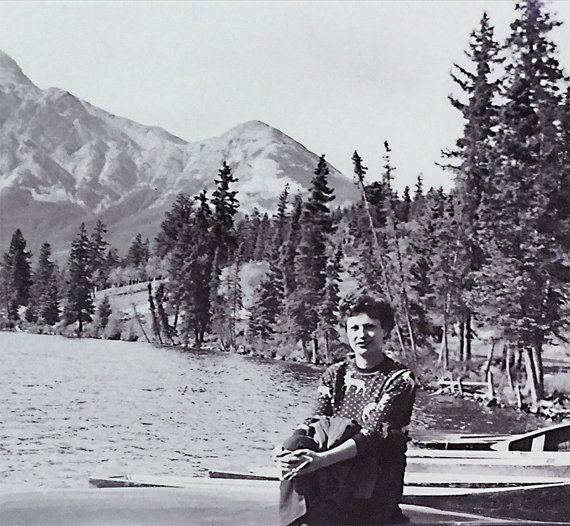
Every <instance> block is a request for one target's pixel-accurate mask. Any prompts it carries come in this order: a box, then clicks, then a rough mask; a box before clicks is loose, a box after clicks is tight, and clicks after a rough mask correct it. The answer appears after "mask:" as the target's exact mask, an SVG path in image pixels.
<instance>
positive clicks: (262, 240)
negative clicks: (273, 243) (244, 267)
mask: <svg viewBox="0 0 570 526" xmlns="http://www.w3.org/2000/svg"><path fill="white" fill-rule="evenodd" d="M269 230H270V227H269V216H268V215H267V213H265V214H263V216H262V217H261V221H260V222H259V227H258V229H257V237H256V239H255V249H254V251H253V259H254V261H263V260H265V259H266V258H267V256H268V253H267V252H268V248H269V247H268V246H267V244H268V243H267V242H268V238H269V235H270V232H269Z"/></svg>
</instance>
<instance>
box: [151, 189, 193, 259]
mask: <svg viewBox="0 0 570 526" xmlns="http://www.w3.org/2000/svg"><path fill="white" fill-rule="evenodd" d="M193 210H194V200H193V199H191V198H190V197H189V196H188V195H187V194H185V193H180V194H178V195H177V196H176V199H175V201H174V203H173V204H172V208H171V209H170V210H169V211H168V212H166V217H165V219H164V221H162V223H161V225H160V232H159V233H158V235H157V236H156V238H155V252H156V255H157V256H158V257H161V258H162V257H165V256H166V255H167V254H169V253H170V252H171V251H172V250H173V249H174V247H175V245H176V242H177V241H178V236H179V234H180V232H181V231H182V229H183V228H184V226H185V225H187V224H188V223H190V218H191V216H192V213H193Z"/></svg>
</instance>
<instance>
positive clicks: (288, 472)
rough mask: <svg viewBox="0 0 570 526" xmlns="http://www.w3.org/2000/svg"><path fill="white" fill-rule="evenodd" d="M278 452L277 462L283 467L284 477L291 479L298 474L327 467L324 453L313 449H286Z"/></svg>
mask: <svg viewBox="0 0 570 526" xmlns="http://www.w3.org/2000/svg"><path fill="white" fill-rule="evenodd" d="M276 453H277V455H276V462H277V464H278V465H279V467H280V468H281V473H282V474H283V475H282V478H283V479H290V478H293V477H295V476H297V475H308V474H309V473H313V472H314V471H317V470H318V469H321V468H323V467H325V464H324V459H323V456H322V454H321V453H317V452H316V451H313V450H311V449H297V450H295V451H288V450H285V449H284V450H282V451H281V452H276Z"/></svg>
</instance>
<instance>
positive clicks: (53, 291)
mask: <svg viewBox="0 0 570 526" xmlns="http://www.w3.org/2000/svg"><path fill="white" fill-rule="evenodd" d="M50 258H51V245H50V244H49V243H44V244H43V245H42V248H41V249H40V254H39V257H38V266H37V269H36V271H35V272H34V283H33V286H32V289H31V291H32V297H33V298H34V300H33V301H34V304H35V305H36V309H37V310H36V312H37V315H38V321H40V322H43V323H46V324H47V325H54V324H55V323H57V322H58V321H59V313H60V309H59V290H58V284H57V272H58V270H57V267H56V265H55V263H53V262H52V261H51V259H50Z"/></svg>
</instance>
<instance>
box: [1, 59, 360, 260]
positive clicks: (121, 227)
mask: <svg viewBox="0 0 570 526" xmlns="http://www.w3.org/2000/svg"><path fill="white" fill-rule="evenodd" d="M224 161H225V162H227V163H228V165H229V166H230V167H231V168H232V172H233V174H234V175H235V176H236V177H237V178H238V180H239V182H238V183H236V187H235V188H236V189H237V190H238V192H239V193H238V196H237V197H238V199H239V201H240V211H241V212H243V213H248V212H250V211H251V210H252V209H253V208H254V207H258V208H259V209H260V210H262V211H271V212H272V211H273V210H274V208H275V203H276V201H277V198H278V196H279V194H280V193H281V191H282V190H283V188H284V187H285V184H286V183H289V186H290V190H291V192H292V193H295V192H297V191H300V192H306V191H307V189H308V188H309V185H310V181H311V178H312V175H313V171H314V169H315V167H316V166H317V162H318V156H317V155H315V154H314V153H312V152H310V151H309V150H307V149H306V148H305V147H304V146H303V145H302V144H300V143H298V142H297V141H295V140H294V139H292V138H291V137H289V136H287V135H286V134H285V133H283V132H281V131H279V130H277V129H275V128H272V127H271V126H268V125H267V124H264V123H263V122H260V121H250V122H246V123H243V124H240V125H238V126H236V127H234V128H232V129H231V130H229V131H227V132H226V133H224V134H223V135H221V136H220V137H213V138H210V139H205V140H203V141H198V142H187V141H184V140H182V139H180V138H179V137H176V136H174V135H172V134H170V133H168V132H167V131H165V130H163V129H162V128H158V127H151V126H144V125H141V124H138V123H136V122H134V121H131V120H128V119H125V118H121V117H118V116H116V115H112V114H110V113H108V112H106V111H104V110H102V109H100V108H97V107H95V106H93V105H91V104H89V103H88V102H86V101H83V100H81V99H78V98H77V97H75V96H73V95H72V94H71V93H69V92H67V91H64V90H61V89H58V88H49V89H45V90H42V89H40V88H38V87H37V86H35V85H34V84H33V82H32V81H31V80H30V79H29V78H28V77H27V76H26V75H24V73H23V72H22V70H21V69H20V67H19V66H18V65H17V63H16V62H15V61H14V60H13V59H11V58H10V57H9V56H8V55H6V54H5V53H3V52H1V51H0V250H2V251H4V250H7V247H8V244H9V240H10V237H11V235H12V233H13V232H14V230H15V229H16V228H20V229H21V230H22V232H23V234H24V237H25V238H26V239H27V240H28V245H29V247H30V248H31V249H32V251H33V252H34V253H36V254H37V252H38V250H39V247H40V246H41V243H43V242H44V241H46V240H47V241H49V242H50V243H51V244H52V246H53V248H54V251H55V252H56V253H57V252H58V251H59V253H60V255H61V254H64V253H67V251H68V249H69V242H70V241H71V239H72V238H73V237H74V235H75V233H76V232H77V230H78V228H79V225H80V223H81V222H82V221H84V222H85V223H86V225H87V227H88V229H89V230H90V229H91V227H92V226H93V225H94V224H95V223H96V221H97V220H98V219H101V220H102V221H103V222H104V223H105V224H106V225H107V226H108V228H109V236H108V237H109V241H110V242H111V244H112V245H113V246H116V247H118V248H119V250H121V249H122V250H123V251H124V250H126V247H127V246H128V245H129V244H130V242H131V240H132V239H133V237H134V236H135V235H136V234H137V233H138V232H140V233H141V234H142V235H143V237H149V238H150V239H152V238H154V236H155V235H156V233H157V232H158V230H159V228H160V223H161V221H162V219H163V217H164V214H165V212H166V211H167V210H169V209H170V206H171V204H172V202H173V201H174V199H175V197H176V195H177V194H178V193H180V192H186V193H188V194H190V195H194V194H196V193H198V192H199V191H201V190H202V189H203V188H206V189H208V190H211V189H212V188H213V185H214V183H213V181H214V179H215V177H216V176H217V173H218V171H219V169H220V168H221V166H222V163H223V162H224ZM329 169H330V172H331V173H330V178H329V182H330V185H331V186H332V187H333V188H334V190H335V195H336V197H337V199H336V200H335V201H334V204H335V205H343V204H347V203H349V202H354V201H355V200H356V199H358V195H357V191H356V187H355V185H354V184H353V183H352V181H351V180H350V179H348V178H347V177H345V176H344V175H342V174H341V173H340V172H339V171H338V170H336V169H335V168H334V167H332V166H330V165H329Z"/></svg>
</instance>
